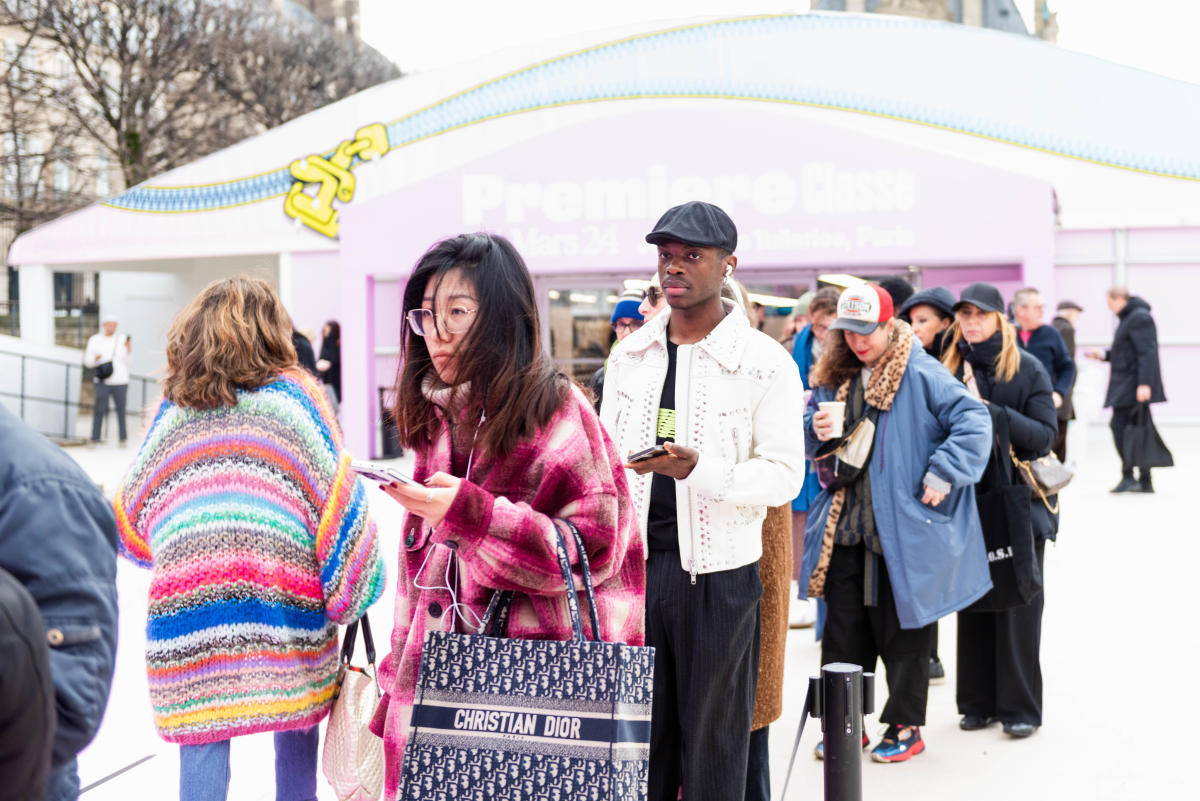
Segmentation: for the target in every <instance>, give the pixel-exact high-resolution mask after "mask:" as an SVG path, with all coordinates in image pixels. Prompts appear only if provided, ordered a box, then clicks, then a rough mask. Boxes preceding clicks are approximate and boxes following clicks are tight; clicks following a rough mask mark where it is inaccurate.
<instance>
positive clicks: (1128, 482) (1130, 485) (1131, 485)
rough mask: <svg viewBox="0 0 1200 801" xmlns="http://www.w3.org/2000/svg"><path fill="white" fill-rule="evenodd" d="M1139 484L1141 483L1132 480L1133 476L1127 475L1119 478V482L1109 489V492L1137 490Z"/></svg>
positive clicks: (1139, 487) (1139, 486)
mask: <svg viewBox="0 0 1200 801" xmlns="http://www.w3.org/2000/svg"><path fill="white" fill-rule="evenodd" d="M1141 486H1142V485H1141V484H1139V483H1138V482H1136V481H1134V480H1133V476H1128V477H1126V478H1123V479H1121V483H1120V484H1118V485H1117V486H1115V487H1113V488H1112V489H1110V490H1109V492H1112V493H1117V492H1138V491H1139V490H1140V489H1141Z"/></svg>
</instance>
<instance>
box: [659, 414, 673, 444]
mask: <svg viewBox="0 0 1200 801" xmlns="http://www.w3.org/2000/svg"><path fill="white" fill-rule="evenodd" d="M655 433H656V434H657V435H658V438H659V439H669V440H671V441H672V442H674V441H675V410H674V409H659V410H658V431H656V432H655Z"/></svg>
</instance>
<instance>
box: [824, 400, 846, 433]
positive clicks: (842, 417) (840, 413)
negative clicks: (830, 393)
mask: <svg viewBox="0 0 1200 801" xmlns="http://www.w3.org/2000/svg"><path fill="white" fill-rule="evenodd" d="M817 406H818V407H820V409H821V411H823V412H829V416H830V418H831V419H832V421H833V431H832V432H830V436H832V437H840V436H841V435H842V427H843V426H844V425H845V424H846V404H845V403H844V402H842V401H821V402H820V403H818V404H817Z"/></svg>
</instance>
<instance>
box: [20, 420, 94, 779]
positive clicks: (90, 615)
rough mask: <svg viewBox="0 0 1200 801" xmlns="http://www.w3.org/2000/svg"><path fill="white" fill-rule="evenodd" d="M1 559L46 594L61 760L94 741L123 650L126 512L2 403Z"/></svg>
mask: <svg viewBox="0 0 1200 801" xmlns="http://www.w3.org/2000/svg"><path fill="white" fill-rule="evenodd" d="M0 567H3V568H4V569H5V570H7V571H8V572H9V573H11V574H12V575H13V576H15V577H16V578H17V580H18V581H20V582H21V584H22V585H24V587H25V589H26V590H28V591H29V594H30V595H32V596H33V598H34V600H35V601H36V602H37V605H38V609H39V611H40V612H41V614H42V619H43V622H44V623H45V626H46V637H47V641H48V642H49V644H50V677H51V679H52V680H53V681H54V690H55V699H54V703H55V709H56V711H57V717H58V720H57V730H56V731H55V735H54V754H53V757H52V760H51V761H52V764H53V766H54V767H58V766H60V765H63V764H64V763H66V762H68V761H70V760H71V759H72V758H74V756H75V755H76V754H77V753H78V752H79V751H81V750H82V749H83V747H84V746H85V745H87V744H88V743H89V742H91V740H92V737H94V736H95V734H96V730H97V729H98V728H99V727H100V721H101V719H102V718H103V717H104V707H105V705H106V704H107V703H108V692H109V688H110V686H111V685H112V676H113V662H114V661H115V659H116V655H117V584H116V580H117V521H116V519H115V518H114V517H113V512H112V507H111V506H110V505H109V503H108V501H106V500H105V499H104V496H103V495H101V494H100V490H98V489H97V488H96V485H95V484H93V483H92V482H91V481H90V480H89V479H88V477H87V475H86V474H85V473H84V472H83V470H81V469H80V468H79V466H78V465H77V464H75V462H74V461H72V460H71V459H70V457H68V456H67V455H66V454H65V453H63V452H62V450H60V449H59V448H58V447H56V446H55V445H54V444H52V443H51V442H50V441H49V440H47V439H46V438H45V437H44V436H42V435H41V434H39V433H37V432H36V431H34V430H33V429H31V428H29V427H28V426H26V425H25V424H24V423H22V422H21V421H20V420H18V419H17V418H16V417H15V416H14V415H13V414H12V413H11V412H9V411H8V410H7V409H4V408H2V407H0Z"/></svg>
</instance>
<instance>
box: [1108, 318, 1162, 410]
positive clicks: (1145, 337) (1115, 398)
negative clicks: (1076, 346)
mask: <svg viewBox="0 0 1200 801" xmlns="http://www.w3.org/2000/svg"><path fill="white" fill-rule="evenodd" d="M1117 317H1118V318H1119V319H1120V321H1121V322H1120V323H1119V324H1118V325H1117V332H1116V333H1115V334H1113V343H1112V347H1111V348H1110V349H1109V350H1108V352H1107V353H1106V354H1104V360H1105V361H1107V362H1109V363H1110V364H1111V365H1112V374H1111V375H1110V376H1109V379H1108V395H1106V396H1105V398H1104V405H1105V406H1133V405H1135V404H1137V388H1138V386H1140V385H1141V384H1147V385H1149V387H1150V402H1151V403H1162V402H1164V401H1165V400H1166V399H1167V396H1166V394H1165V393H1164V392H1163V385H1162V371H1161V370H1160V368H1159V364H1158V329H1157V328H1156V327H1155V325H1154V318H1153V317H1151V316H1150V304H1149V303H1147V302H1146V301H1144V300H1142V299H1141V298H1139V297H1137V296H1136V295H1135V296H1134V297H1132V298H1130V299H1129V302H1127V303H1126V304H1125V308H1123V309H1121V312H1120V314H1118V315H1117Z"/></svg>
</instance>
